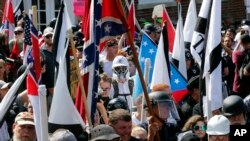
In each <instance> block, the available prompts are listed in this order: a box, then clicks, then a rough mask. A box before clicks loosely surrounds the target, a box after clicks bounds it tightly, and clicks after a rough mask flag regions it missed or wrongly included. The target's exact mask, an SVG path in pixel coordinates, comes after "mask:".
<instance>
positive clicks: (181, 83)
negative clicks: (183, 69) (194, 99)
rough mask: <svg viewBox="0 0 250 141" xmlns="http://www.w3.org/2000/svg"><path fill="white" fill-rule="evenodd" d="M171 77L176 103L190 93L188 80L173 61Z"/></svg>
mask: <svg viewBox="0 0 250 141" xmlns="http://www.w3.org/2000/svg"><path fill="white" fill-rule="evenodd" d="M170 78H171V79H170V83H171V91H172V94H173V98H174V100H175V102H176V103H179V102H180V101H181V100H182V99H183V98H184V97H185V96H186V95H187V93H188V90H187V80H186V79H185V78H184V77H183V76H182V74H181V73H180V72H179V71H178V69H177V68H176V67H175V66H174V65H173V64H172V63H171V64H170Z"/></svg>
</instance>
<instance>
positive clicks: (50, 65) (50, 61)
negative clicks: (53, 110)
mask: <svg viewBox="0 0 250 141" xmlns="http://www.w3.org/2000/svg"><path fill="white" fill-rule="evenodd" d="M41 51H42V53H43V54H44V56H45V68H46V71H45V72H44V73H43V74H42V83H43V84H45V85H46V87H47V88H53V87H54V78H55V59H54V55H53V53H52V52H50V51H48V50H45V49H42V50H41Z"/></svg>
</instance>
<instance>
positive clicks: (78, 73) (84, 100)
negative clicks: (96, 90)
mask: <svg viewBox="0 0 250 141" xmlns="http://www.w3.org/2000/svg"><path fill="white" fill-rule="evenodd" d="M69 39H70V40H69V41H70V46H71V48H72V52H73V56H74V59H73V61H74V63H76V65H77V67H76V73H77V77H78V80H79V84H80V89H81V92H82V99H83V102H84V107H85V111H86V117H87V121H88V124H89V127H90V128H92V122H91V118H90V112H89V107H88V104H87V98H86V92H85V89H84V87H83V81H82V77H81V74H80V69H79V67H78V66H79V62H78V60H77V56H76V48H75V43H74V41H73V37H72V36H70V37H69Z"/></svg>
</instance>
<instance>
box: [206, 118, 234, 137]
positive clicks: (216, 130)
mask: <svg viewBox="0 0 250 141" xmlns="http://www.w3.org/2000/svg"><path fill="white" fill-rule="evenodd" d="M229 133H230V121H229V120H228V119H227V118H226V117H225V116H223V115H215V116H213V117H212V118H211V119H209V121H208V123H207V134H208V135H227V134H229Z"/></svg>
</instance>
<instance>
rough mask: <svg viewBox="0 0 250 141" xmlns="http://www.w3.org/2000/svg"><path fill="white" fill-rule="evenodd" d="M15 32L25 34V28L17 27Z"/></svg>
mask: <svg viewBox="0 0 250 141" xmlns="http://www.w3.org/2000/svg"><path fill="white" fill-rule="evenodd" d="M14 32H23V28H22V27H21V26H17V27H16V28H15V29H14Z"/></svg>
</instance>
